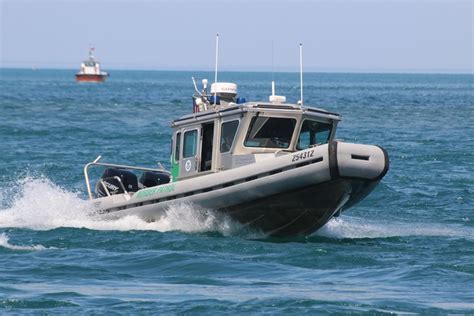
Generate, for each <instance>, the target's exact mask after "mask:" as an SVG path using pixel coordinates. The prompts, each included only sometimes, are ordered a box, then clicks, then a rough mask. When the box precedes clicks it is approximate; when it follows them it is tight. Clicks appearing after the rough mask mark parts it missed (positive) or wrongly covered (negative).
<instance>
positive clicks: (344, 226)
mask: <svg viewBox="0 0 474 316" xmlns="http://www.w3.org/2000/svg"><path fill="white" fill-rule="evenodd" d="M317 235H318V236H324V237H330V238H353V239H357V238H387V237H408V236H439V237H455V238H466V239H472V238H473V237H474V230H473V229H472V228H469V227H460V226H455V225H444V226H441V225H439V224H436V225H435V224H431V223H421V224H413V223H404V222H396V223H394V222H382V221H377V222H375V221H370V220H368V219H362V218H356V217H351V216H345V215H344V216H341V217H337V218H334V219H332V220H330V221H329V222H328V223H327V224H326V225H325V226H324V227H323V228H321V229H320V230H319V231H318V232H317Z"/></svg>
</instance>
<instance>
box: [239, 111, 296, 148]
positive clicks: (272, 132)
mask: <svg viewBox="0 0 474 316" xmlns="http://www.w3.org/2000/svg"><path fill="white" fill-rule="evenodd" d="M295 125H296V120H295V119H292V118H282V117H262V116H255V117H253V118H252V121H251V122H250V128H249V131H248V133H247V138H246V139H245V143H244V144H245V146H247V147H267V148H288V147H289V146H290V143H291V136H292V135H293V131H294V129H295Z"/></svg>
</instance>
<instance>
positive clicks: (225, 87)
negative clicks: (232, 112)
mask: <svg viewBox="0 0 474 316" xmlns="http://www.w3.org/2000/svg"><path fill="white" fill-rule="evenodd" d="M214 93H216V94H218V95H219V94H226V95H229V94H230V95H233V96H236V95H237V85H236V84H235V83H231V82H214V83H213V84H212V85H211V94H214Z"/></svg>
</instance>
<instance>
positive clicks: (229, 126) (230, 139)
mask: <svg viewBox="0 0 474 316" xmlns="http://www.w3.org/2000/svg"><path fill="white" fill-rule="evenodd" d="M237 127H239V121H238V120H235V121H230V122H225V123H222V127H221V153H226V152H228V151H230V149H231V148H232V144H233V143H234V138H235V134H236V133H237Z"/></svg>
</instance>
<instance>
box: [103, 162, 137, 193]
mask: <svg viewBox="0 0 474 316" xmlns="http://www.w3.org/2000/svg"><path fill="white" fill-rule="evenodd" d="M117 178H119V179H120V181H119V180H118V179H117ZM100 180H101V181H99V182H97V186H96V188H95V192H96V194H97V196H98V197H104V196H107V192H106V190H105V189H104V185H105V187H107V190H108V191H109V193H110V195H114V194H120V193H125V192H124V190H123V188H122V186H121V185H120V182H122V184H123V187H125V190H127V192H136V191H138V179H137V176H136V175H135V174H134V173H133V172H131V171H128V170H124V169H116V168H108V169H105V171H104V173H103V174H102V176H101V177H100ZM102 183H103V185H102Z"/></svg>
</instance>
